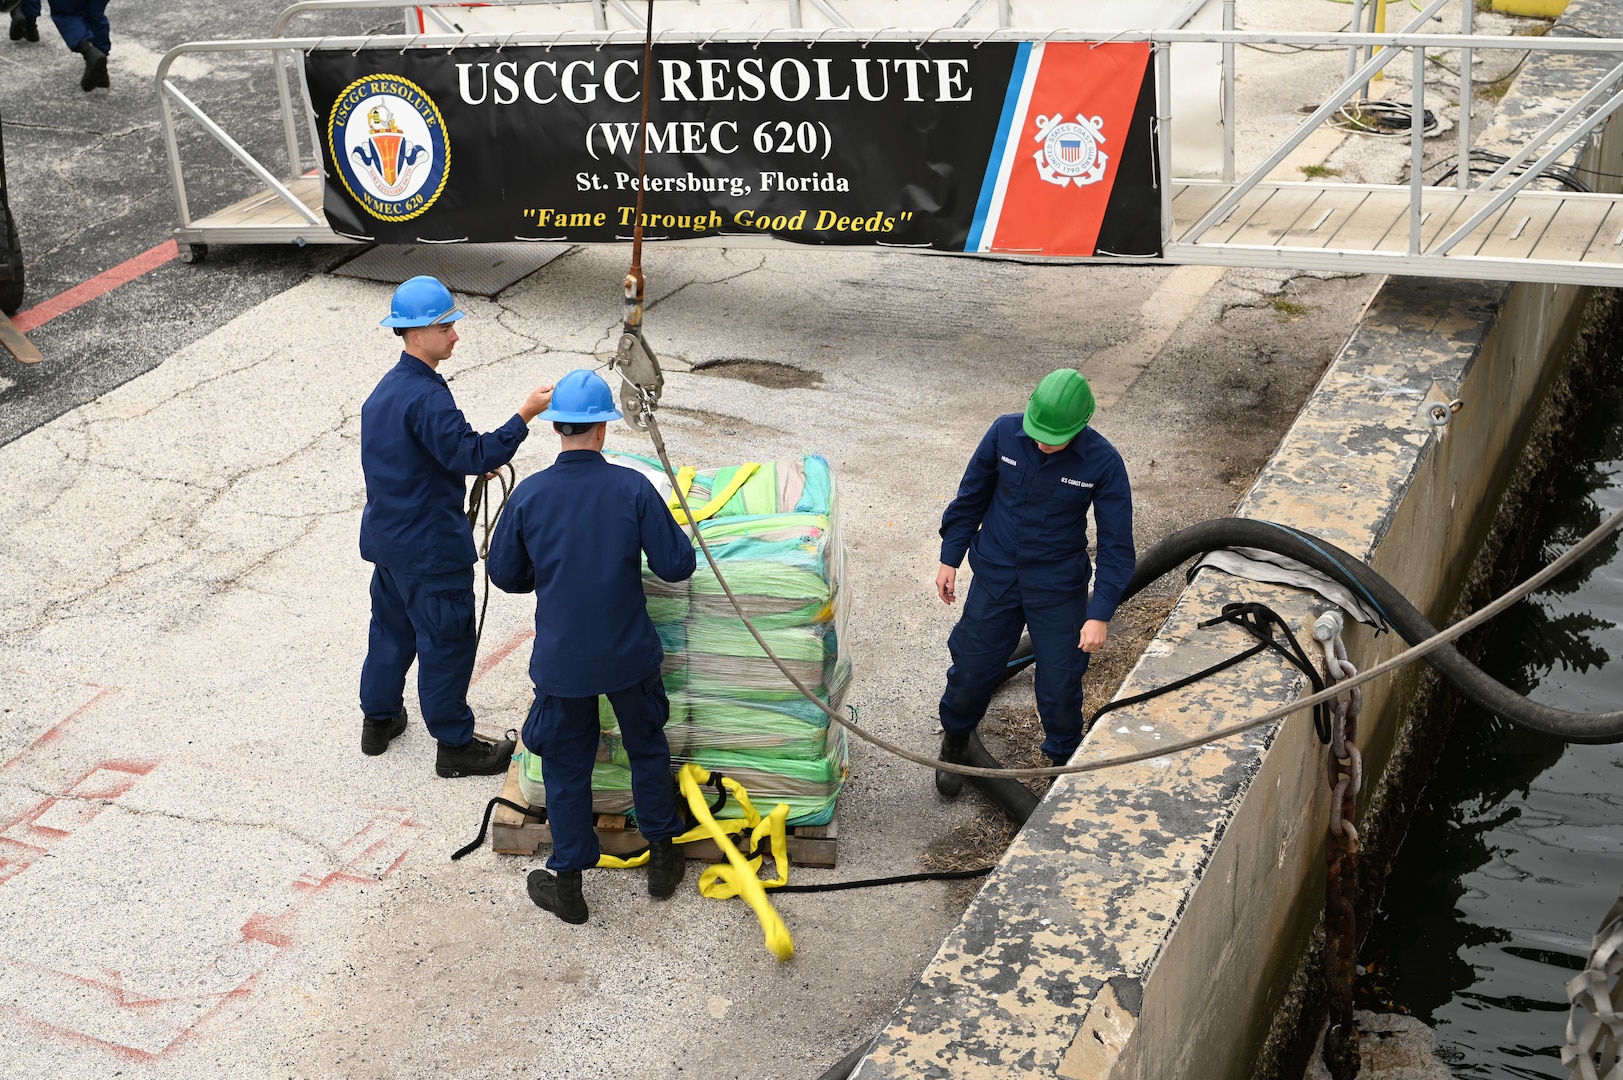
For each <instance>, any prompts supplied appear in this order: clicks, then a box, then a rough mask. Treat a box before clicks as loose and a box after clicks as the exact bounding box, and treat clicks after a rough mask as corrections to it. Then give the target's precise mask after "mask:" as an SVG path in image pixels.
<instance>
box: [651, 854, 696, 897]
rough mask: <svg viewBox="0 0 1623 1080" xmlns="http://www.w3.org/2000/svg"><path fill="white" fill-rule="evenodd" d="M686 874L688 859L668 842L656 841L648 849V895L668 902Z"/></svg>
mask: <svg viewBox="0 0 1623 1080" xmlns="http://www.w3.org/2000/svg"><path fill="white" fill-rule="evenodd" d="M687 872H688V857H687V856H686V855H684V854H682V849H681V848H679V847H677V846H676V844H675V843H674V842H672V841H670V840H656V841H654V844H653V846H652V847H651V848H649V849H648V895H649V896H652V897H653V898H654V899H655V900H669V899H670V898H671V897H672V896H674V895H676V887H677V886H678V885H680V884H682V877H683V875H685V874H686V873H687Z"/></svg>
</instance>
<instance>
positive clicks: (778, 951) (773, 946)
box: [597, 761, 795, 960]
mask: <svg viewBox="0 0 1623 1080" xmlns="http://www.w3.org/2000/svg"><path fill="white" fill-rule="evenodd" d="M676 778H677V782H678V783H679V784H680V786H681V789H682V795H683V797H684V798H686V799H687V801H688V808H689V809H690V810H692V811H693V817H694V819H695V820H696V821H698V823H699V824H697V825H695V826H694V827H693V828H691V829H689V830H688V831H687V832H685V833H683V834H682V835H681V836H678V837H676V839H675V843H678V844H686V843H689V842H690V841H693V840H704V839H710V840H714V841H715V842H716V846H717V847H719V848H720V849H721V853H722V854H723V855H725V856H726V857H727V861H726V862H725V863H716V864H714V865H713V866H710V867H707V868H706V869H705V871H704V873H702V874H700V875H699V893H700V895H702V896H707V897H709V898H710V899H712V900H729V899H731V898H732V897H735V896H741V897H743V898H744V902H745V903H747V904H748V905H749V906H750V907H752V908H754V909H755V917H756V918H757V919H758V920H760V923H761V932H762V933H763V934H765V935H766V948H767V951H768V952H770V953H771V954H772V955H773V956H775V957H777V958H778V959H779V960H788V959H789V958H790V957H792V956H794V955H795V942H794V939H793V938H792V937H790V936H789V928H788V927H787V926H785V925H784V923H783V919H782V917H781V916H779V915H778V912H777V909H776V908H774V907H773V906H772V901H771V900H768V899H767V895H766V890H767V889H772V888H776V887H778V886H779V885H787V884H789V841H788V831H789V829H788V823H789V804H788V803H779V804H778V805H777V806H776V807H775V808H774V809H773V811H772V813H770V814H768V815H766V817H764V818H763V817H762V816H761V812H760V811H759V810H757V809H755V805H754V804H753V803H751V802H750V798H749V793H748V792H747V791H745V790H744V785H743V784H740V783H739V782H738V781H737V780H734V779H733V778H732V777H730V776H724V777H722V778H721V782H722V784H723V786H725V787H726V788H727V790H728V791H730V792H732V796H733V798H734V799H736V800H738V804H739V806H740V807H742V808H743V811H744V816H743V817H742V818H729V819H727V820H726V821H717V820H716V819H715V818H714V817H713V816H712V815H711V813H710V806H709V804H708V803H706V802H705V800H704V792H703V791H702V790H700V788H701V786H702V785H704V784H707V783H709V782H710V771H709V770H708V769H706V768H704V767H703V766H702V765H697V764H695V763H694V762H691V761H690V762H688V763H687V764H685V765H683V766H682V770H681V771H680V772H679V773H677V774H676ZM762 826H765V828H766V829H767V836H768V839H769V841H770V844H771V847H772V861H773V863H774V864H775V865H776V866H777V870H778V876H777V878H776V880H773V881H762V880H761V877H760V874H761V863H762V857H761V856H759V855H757V856H755V858H753V859H746V858H744V853H743V852H741V851H739V850H738V845H736V844H734V843H733V841H732V838H731V836H730V835H729V834H733V833H741V832H749V833H751V834H753V833H755V832H756V831H757V830H758V829H759V828H761V827H762ZM648 858H649V853H648V852H646V851H645V852H643V853H642V854H641V855H636V856H633V857H632V858H629V859H621V858H617V857H616V856H613V855H599V856H598V857H597V865H598V866H600V867H604V868H606V869H612V870H625V869H630V868H632V867H637V866H642V865H643V864H644V863H646V862H647V861H648Z"/></svg>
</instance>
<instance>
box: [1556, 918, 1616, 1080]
mask: <svg viewBox="0 0 1623 1080" xmlns="http://www.w3.org/2000/svg"><path fill="white" fill-rule="evenodd" d="M1567 1000H1568V1001H1569V1002H1571V1004H1572V1011H1571V1012H1569V1013H1568V1014H1567V1042H1566V1045H1565V1046H1563V1047H1562V1048H1561V1064H1563V1065H1565V1066H1566V1067H1567V1068H1569V1069H1571V1070H1572V1078H1573V1080H1623V896H1619V897H1618V899H1617V902H1616V903H1614V904H1613V905H1612V910H1610V911H1608V912H1607V913H1606V918H1605V919H1604V920H1603V921H1602V922H1601V928H1600V932H1599V933H1598V934H1596V935H1595V939H1594V943H1593V946H1592V947H1591V950H1590V954H1589V963H1588V965H1586V966H1585V968H1584V970H1583V971H1582V972H1581V973H1579V974H1578V975H1576V976H1574V978H1573V979H1572V981H1571V982H1569V983H1567ZM1580 1025H1581V1026H1580Z"/></svg>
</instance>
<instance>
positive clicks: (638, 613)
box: [486, 370, 695, 923]
mask: <svg viewBox="0 0 1623 1080" xmlns="http://www.w3.org/2000/svg"><path fill="white" fill-rule="evenodd" d="M619 418H620V411H619V410H618V409H616V408H615V407H614V395H613V394H612V393H610V391H609V385H608V383H606V382H604V381H603V379H602V377H601V376H599V375H598V374H597V373H596V372H593V371H585V370H580V371H571V372H570V373H569V374H568V375H565V376H564V377H563V378H562V379H560V380H558V389H557V391H556V392H555V393H554V395H553V400H552V407H551V408H550V409H548V410H547V411H546V412H544V413H542V414H541V419H543V420H551V421H553V427H554V428H555V429H556V430H557V431H558V434H559V435H561V436H562V443H563V452H562V453H560V454H559V455H558V459H557V461H555V462H554V463H553V464H552V467H551V468H548V469H544V470H542V471H541V472H538V473H535V474H534V475H532V476H529V477H526V478H525V479H524V480H523V482H521V483H520V484H519V485H518V487H517V488H516V489H515V490H514V492H513V495H512V498H510V499H509V500H508V503H507V508H506V510H504V511H503V512H502V517H501V521H500V522H499V523H498V524H497V526H496V535H495V537H494V538H493V539H492V540H491V544H490V555H489V558H488V559H487V560H486V565H487V566H488V567H489V570H490V580H491V581H493V582H494V583H495V584H496V587H497V588H499V589H504V590H506V591H507V592H514V593H526V592H530V591H531V590H534V591H535V651H534V652H533V653H532V654H531V657H530V679H531V681H532V682H534V683H535V704H534V705H533V706H532V707H531V709H530V715H529V718H528V719H526V720H525V721H524V745H525V746H526V747H527V748H528V749H529V750H530V751H531V752H533V753H536V754H538V755H540V757H541V764H542V771H543V774H544V782H545V784H546V789H547V817H548V819H549V820H550V821H551V823H552V857H551V858H549V859H548V860H547V865H548V866H549V867H551V868H552V869H553V870H555V871H556V872H557V877H553V875H551V874H549V873H547V872H546V871H545V870H536V871H533V872H532V873H531V874H530V876H529V880H528V883H527V888H528V891H529V894H530V899H532V900H534V901H535V902H536V904H538V905H539V906H541V907H542V908H545V909H546V910H547V911H550V912H552V913H553V914H555V915H557V916H558V917H559V918H560V919H562V920H564V921H565V922H569V923H583V922H585V921H586V917H587V909H586V900H585V898H584V897H583V896H582V895H581V871H582V870H586V869H588V868H589V867H593V866H596V865H597V857H598V844H597V833H596V831H595V830H594V829H593V828H592V765H593V763H594V762H595V761H596V760H597V745H598V734H599V728H598V720H597V715H598V714H597V709H598V695H600V694H607V695H608V698H609V704H610V705H612V706H613V707H614V715H615V718H616V719H617V720H618V721H619V723H620V735H621V738H622V740H623V741H624V745H625V750H626V754H627V756H628V757H629V758H630V759H631V794H632V798H633V800H634V801H635V803H636V810H637V828H638V829H640V830H641V831H642V834H643V836H644V837H645V838H647V840H648V842H649V845H650V847H651V849H652V850H651V853H650V858H649V864H648V894H649V895H650V896H653V897H655V898H656V899H660V900H663V899H665V898H667V897H669V896H671V895H672V894H674V893H675V892H676V887H677V885H678V884H679V883H680V882H681V880H682V875H683V873H684V871H685V869H686V862H685V857H684V856H683V855H682V853H681V852H680V851H678V850H677V848H676V845H675V844H673V843H671V838H672V837H675V836H677V835H679V834H680V833H681V832H682V831H683V822H682V818H681V816H680V815H679V814H678V812H677V808H676V792H675V789H674V786H673V785H672V783H671V752H670V745H669V743H667V742H666V740H665V722H666V721H667V720H669V719H670V715H671V703H670V701H669V699H668V698H666V696H665V685H664V683H663V682H662V681H661V680H660V673H659V667H660V662H661V661H662V660H664V658H665V652H664V650H663V649H662V648H661V647H660V644H659V635H658V634H656V633H655V632H654V623H653V620H651V619H650V618H649V617H648V603H647V600H646V599H645V598H644V596H643V591H642V558H643V556H644V555H645V554H646V555H647V558H648V568H649V569H650V570H652V571H653V572H654V573H655V574H657V575H658V576H659V577H661V578H663V579H664V580H666V581H684V580H686V579H687V578H690V577H692V576H693V569H694V565H695V564H694V558H693V542H692V541H691V540H689V539H688V537H687V534H686V533H684V532H683V531H682V529H681V528H680V527H678V526H677V524H676V519H675V518H674V517H672V515H671V511H670V509H669V508H668V507H667V506H666V505H665V500H664V499H662V498H660V496H659V493H658V492H656V491H655V490H654V485H653V484H651V483H649V482H648V478H647V477H646V476H643V475H642V474H641V473H639V472H636V471H634V470H632V469H627V468H624V467H622V466H619V465H611V464H609V463H608V462H607V461H605V460H604V459H603V454H602V453H601V451H602V449H603V439H604V435H605V432H606V430H607V421H609V420H618V419H619Z"/></svg>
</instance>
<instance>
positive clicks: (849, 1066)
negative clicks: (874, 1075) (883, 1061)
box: [817, 1036, 878, 1080]
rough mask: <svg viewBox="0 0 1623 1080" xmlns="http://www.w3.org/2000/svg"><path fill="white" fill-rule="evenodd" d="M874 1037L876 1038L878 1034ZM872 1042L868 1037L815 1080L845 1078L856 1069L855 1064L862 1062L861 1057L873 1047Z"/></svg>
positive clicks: (839, 1079) (841, 1079)
mask: <svg viewBox="0 0 1623 1080" xmlns="http://www.w3.org/2000/svg"><path fill="white" fill-rule="evenodd" d="M874 1038H878V1036H875V1037H874ZM873 1044H874V1039H869V1040H868V1041H867V1042H865V1043H863V1044H862V1045H861V1046H858V1047H857V1048H856V1049H855V1050H852V1051H851V1052H850V1053H849V1054H847V1055H845V1056H844V1057H842V1058H841V1059H840V1060H839V1061H836V1062H835V1063H834V1064H833V1065H831V1066H829V1068H828V1071H827V1072H825V1073H823V1074H822V1075H821V1076H819V1077H818V1078H817V1080H847V1078H848V1077H849V1076H850V1075H851V1074H852V1073H854V1072H856V1071H857V1066H858V1065H860V1064H861V1063H862V1059H863V1057H864V1056H865V1055H866V1054H867V1053H868V1051H869V1050H871V1049H873Z"/></svg>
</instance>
